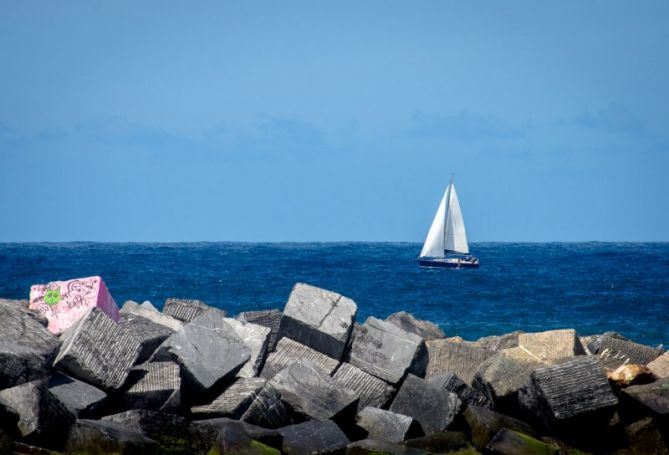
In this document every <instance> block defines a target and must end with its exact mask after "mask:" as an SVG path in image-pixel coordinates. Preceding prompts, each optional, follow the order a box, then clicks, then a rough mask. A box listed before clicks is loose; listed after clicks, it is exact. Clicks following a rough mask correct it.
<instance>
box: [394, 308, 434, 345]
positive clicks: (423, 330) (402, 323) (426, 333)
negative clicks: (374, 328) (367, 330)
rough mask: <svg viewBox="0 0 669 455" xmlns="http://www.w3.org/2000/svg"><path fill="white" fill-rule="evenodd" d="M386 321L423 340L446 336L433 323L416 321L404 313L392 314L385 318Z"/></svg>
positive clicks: (409, 314) (410, 315)
mask: <svg viewBox="0 0 669 455" xmlns="http://www.w3.org/2000/svg"><path fill="white" fill-rule="evenodd" d="M386 321H388V322H391V323H393V324H395V325H396V326H397V327H400V328H401V329H403V330H404V331H406V332H409V333H414V334H416V335H418V336H419V337H422V338H424V339H425V340H436V339H438V338H444V337H445V336H446V335H444V332H443V331H442V330H441V329H440V328H439V326H438V325H437V324H435V323H434V322H430V321H422V320H420V319H416V318H415V317H413V315H412V314H411V313H407V312H406V311H400V312H398V313H393V314H391V315H390V316H388V317H387V318H386Z"/></svg>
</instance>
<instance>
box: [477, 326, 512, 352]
mask: <svg viewBox="0 0 669 455" xmlns="http://www.w3.org/2000/svg"><path fill="white" fill-rule="evenodd" d="M521 333H523V332H518V331H517V332H511V333H507V334H504V335H492V336H488V337H481V338H479V339H478V340H476V341H474V342H472V343H471V345H472V346H474V347H477V348H483V349H487V350H489V351H495V352H497V351H501V350H503V349H510V348H515V347H517V346H518V335H520V334H521Z"/></svg>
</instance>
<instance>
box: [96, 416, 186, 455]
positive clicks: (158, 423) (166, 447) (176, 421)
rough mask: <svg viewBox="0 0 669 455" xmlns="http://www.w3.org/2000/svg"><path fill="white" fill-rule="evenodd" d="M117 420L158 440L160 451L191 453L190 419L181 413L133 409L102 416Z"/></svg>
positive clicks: (118, 422) (110, 420)
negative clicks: (189, 440)
mask: <svg viewBox="0 0 669 455" xmlns="http://www.w3.org/2000/svg"><path fill="white" fill-rule="evenodd" d="M102 420H103V421H108V422H115V423H117V424H120V425H123V426H124V427H126V428H128V429H130V430H132V431H136V432H138V433H141V434H143V435H144V436H146V437H147V438H150V439H153V440H154V441H156V442H157V443H158V444H159V446H160V449H159V452H160V453H171V454H175V453H183V454H186V453H190V444H189V442H188V438H189V433H188V421H187V420H186V419H185V418H184V417H181V416H179V415H176V414H168V413H164V412H157V411H149V410H145V409H132V410H129V411H125V412H121V413H119V414H112V415H109V416H105V417H103V418H102Z"/></svg>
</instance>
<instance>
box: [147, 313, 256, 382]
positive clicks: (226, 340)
mask: <svg viewBox="0 0 669 455" xmlns="http://www.w3.org/2000/svg"><path fill="white" fill-rule="evenodd" d="M250 358H251V350H250V349H249V348H248V347H247V346H246V345H245V344H244V343H243V342H242V341H241V340H240V339H239V337H237V334H236V333H235V331H234V330H233V329H232V327H231V326H230V325H229V324H228V323H226V322H225V317H224V316H222V314H221V313H219V312H215V311H206V312H204V313H202V314H201V315H200V316H197V317H196V318H195V319H193V320H192V321H191V322H190V323H188V324H186V325H184V326H183V327H182V328H181V330H179V331H177V332H174V333H173V334H172V335H170V337H169V338H167V339H166V340H165V341H164V342H163V343H162V344H161V345H160V347H159V348H158V349H157V350H156V352H155V353H154V356H153V360H154V361H157V360H173V361H175V362H177V363H178V364H179V366H180V367H181V373H182V378H183V379H184V382H185V384H184V385H186V386H187V388H188V390H189V391H190V392H192V393H193V394H194V395H202V394H205V395H208V394H211V393H217V392H218V390H217V389H218V388H219V386H221V385H222V384H223V382H225V380H227V379H229V378H231V377H233V376H234V375H235V374H236V373H237V372H238V371H239V369H240V368H241V367H242V366H243V365H244V364H245V363H246V362H247V361H248V360H249V359H250Z"/></svg>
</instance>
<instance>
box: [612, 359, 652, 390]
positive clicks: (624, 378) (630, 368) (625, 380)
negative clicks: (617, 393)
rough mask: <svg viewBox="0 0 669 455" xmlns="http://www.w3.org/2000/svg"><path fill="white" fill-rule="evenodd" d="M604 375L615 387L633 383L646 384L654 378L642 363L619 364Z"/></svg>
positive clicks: (618, 387)
mask: <svg viewBox="0 0 669 455" xmlns="http://www.w3.org/2000/svg"><path fill="white" fill-rule="evenodd" d="M606 376H607V377H608V379H609V382H610V383H611V385H612V386H614V387H616V388H617V389H620V388H623V387H628V386H631V385H635V384H647V383H649V382H653V381H654V380H655V376H654V375H653V373H652V372H651V371H650V369H649V368H648V367H645V366H643V365H629V364H628V365H620V366H619V367H618V368H616V369H615V370H613V371H609V372H607V374H606Z"/></svg>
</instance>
